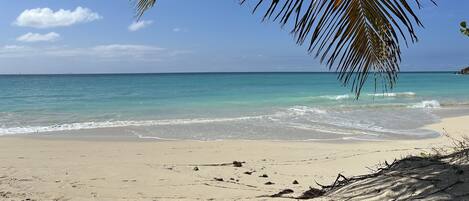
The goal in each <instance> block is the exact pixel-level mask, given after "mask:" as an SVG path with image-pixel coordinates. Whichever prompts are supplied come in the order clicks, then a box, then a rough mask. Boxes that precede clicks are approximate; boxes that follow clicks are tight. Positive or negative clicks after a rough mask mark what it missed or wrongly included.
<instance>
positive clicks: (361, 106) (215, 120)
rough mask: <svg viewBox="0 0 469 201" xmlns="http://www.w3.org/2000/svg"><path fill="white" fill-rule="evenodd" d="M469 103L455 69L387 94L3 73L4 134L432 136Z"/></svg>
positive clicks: (301, 76) (175, 78)
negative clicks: (434, 126) (449, 116)
mask: <svg viewBox="0 0 469 201" xmlns="http://www.w3.org/2000/svg"><path fill="white" fill-rule="evenodd" d="M467 105H469V76H461V75H455V74H452V73H402V74H400V77H399V81H398V85H397V86H396V88H395V89H394V90H393V91H390V92H387V93H376V92H375V91H374V89H366V90H365V91H364V92H362V96H361V97H360V99H359V100H355V99H354V96H353V94H351V93H349V88H344V87H341V85H340V83H339V82H338V81H337V80H336V75H335V74H331V73H220V74H217V73H212V74H129V75H4V76H0V135H15V134H30V135H41V134H51V133H53V134H60V133H66V132H69V131H77V130H79V131H84V130H86V131H93V130H95V131H96V132H95V133H96V134H97V135H98V134H99V131H100V130H103V129H109V128H121V129H114V130H116V131H117V132H121V133H116V135H117V134H125V135H134V136H136V137H140V138H155V139H197V140H215V139H289V140H323V139H366V140H380V139H393V138H422V137H433V136H436V133H434V132H432V131H428V130H423V129H420V127H421V126H423V125H425V124H429V123H432V122H437V121H438V120H439V119H440V118H441V115H440V114H442V113H448V112H451V111H461V110H464V109H467ZM468 114H469V113H468ZM73 133H74V135H80V133H79V132H73Z"/></svg>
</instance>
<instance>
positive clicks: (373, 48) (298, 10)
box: [137, 0, 434, 97]
mask: <svg viewBox="0 0 469 201" xmlns="http://www.w3.org/2000/svg"><path fill="white" fill-rule="evenodd" d="M155 1H156V0H137V13H138V16H141V15H142V14H143V13H144V12H145V11H146V10H147V9H149V8H151V7H152V6H153V5H154V4H155ZM247 1H249V0H240V3H241V4H244V3H246V2H247ZM253 1H255V2H256V4H255V5H256V6H255V7H254V10H253V12H256V11H257V10H259V9H264V10H265V11H264V12H265V13H264V15H263V16H264V18H263V19H264V20H269V19H272V20H273V21H279V22H280V24H281V25H282V26H285V25H289V24H292V26H293V28H292V31H291V32H292V33H293V35H294V37H295V39H296V42H297V43H298V44H299V45H304V44H305V43H306V45H307V46H308V51H309V52H310V53H311V54H313V55H314V56H315V57H319V58H320V60H321V62H322V63H326V64H327V66H328V67H329V69H330V70H335V71H336V72H338V79H339V80H341V81H342V83H343V84H344V85H351V87H352V91H353V92H355V93H356V95H357V97H358V96H359V95H360V91H361V89H362V88H363V86H364V84H365V82H366V80H367V78H368V76H369V75H370V74H372V75H373V76H374V81H375V89H376V86H377V83H381V85H382V86H383V87H384V89H385V90H387V89H388V88H392V87H393V86H394V85H395V82H396V79H397V77H398V74H397V72H399V70H400V69H399V63H400V61H401V49H400V41H399V40H400V39H401V40H403V41H404V43H405V44H406V45H408V41H410V42H416V41H417V40H418V38H417V35H416V33H415V26H423V25H422V23H421V22H420V20H419V19H418V17H417V15H416V14H415V12H414V11H413V9H412V6H411V5H410V4H409V3H408V2H409V1H411V0H253ZM430 1H432V0H430ZM412 2H414V4H415V6H416V7H419V8H420V6H421V5H420V2H419V0H412ZM432 2H433V1H432ZM433 3H434V2H433ZM379 81H380V82H379Z"/></svg>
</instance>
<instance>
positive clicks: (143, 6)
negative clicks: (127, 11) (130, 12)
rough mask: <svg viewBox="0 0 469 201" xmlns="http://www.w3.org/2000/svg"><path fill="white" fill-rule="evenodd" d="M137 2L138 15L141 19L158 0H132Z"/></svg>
mask: <svg viewBox="0 0 469 201" xmlns="http://www.w3.org/2000/svg"><path fill="white" fill-rule="evenodd" d="M130 1H131V2H134V3H135V10H136V17H137V19H138V20H139V19H140V18H141V17H142V16H143V14H144V13H145V12H146V11H148V9H150V8H152V7H153V6H155V4H156V0H130Z"/></svg>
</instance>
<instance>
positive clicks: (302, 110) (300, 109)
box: [288, 106, 327, 115]
mask: <svg viewBox="0 0 469 201" xmlns="http://www.w3.org/2000/svg"><path fill="white" fill-rule="evenodd" d="M288 111H289V112H291V113H293V114H294V115H305V114H311V113H316V114H326V113H327V111H326V110H323V109H319V108H314V107H307V106H294V107H291V108H288Z"/></svg>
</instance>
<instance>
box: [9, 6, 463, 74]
mask: <svg viewBox="0 0 469 201" xmlns="http://www.w3.org/2000/svg"><path fill="white" fill-rule="evenodd" d="M436 2H437V3H438V6H433V5H431V4H428V3H426V4H424V8H422V9H421V10H418V11H417V13H418V15H419V16H420V18H421V20H422V21H423V24H424V26H425V28H419V29H418V36H419V39H420V40H419V42H418V43H416V44H411V45H409V47H408V48H407V47H405V46H403V47H402V52H403V53H402V54H403V57H402V63H401V70H402V71H448V70H457V69H460V68H462V67H464V66H467V65H469V53H468V52H469V37H464V36H462V34H461V33H460V32H459V27H458V26H459V22H460V21H462V20H469V14H468V13H467V9H468V8H469V1H467V0H436ZM254 5H255V1H254V0H251V1H249V0H248V4H245V5H239V4H238V0H203V1H194V0H159V1H158V4H157V6H156V7H155V8H153V9H152V10H150V11H149V12H147V13H146V14H145V15H144V16H143V17H142V18H141V20H140V21H138V22H136V19H135V10H134V4H133V3H132V2H131V1H129V0H99V1H96V0H21V1H12V0H0V74H55V73H159V72H239V71H241V72H263V71H290V72H291V71H327V70H328V69H327V67H326V66H325V65H322V64H320V62H319V61H318V60H317V59H315V58H314V57H312V56H310V55H308V53H307V51H306V47H302V46H298V45H296V44H295V42H294V40H293V38H292V35H291V34H290V33H289V30H288V29H287V28H283V29H282V28H281V27H280V26H279V24H278V23H276V22H261V16H260V14H261V13H259V14H254V15H253V14H251V10H252V8H253V6H254Z"/></svg>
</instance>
